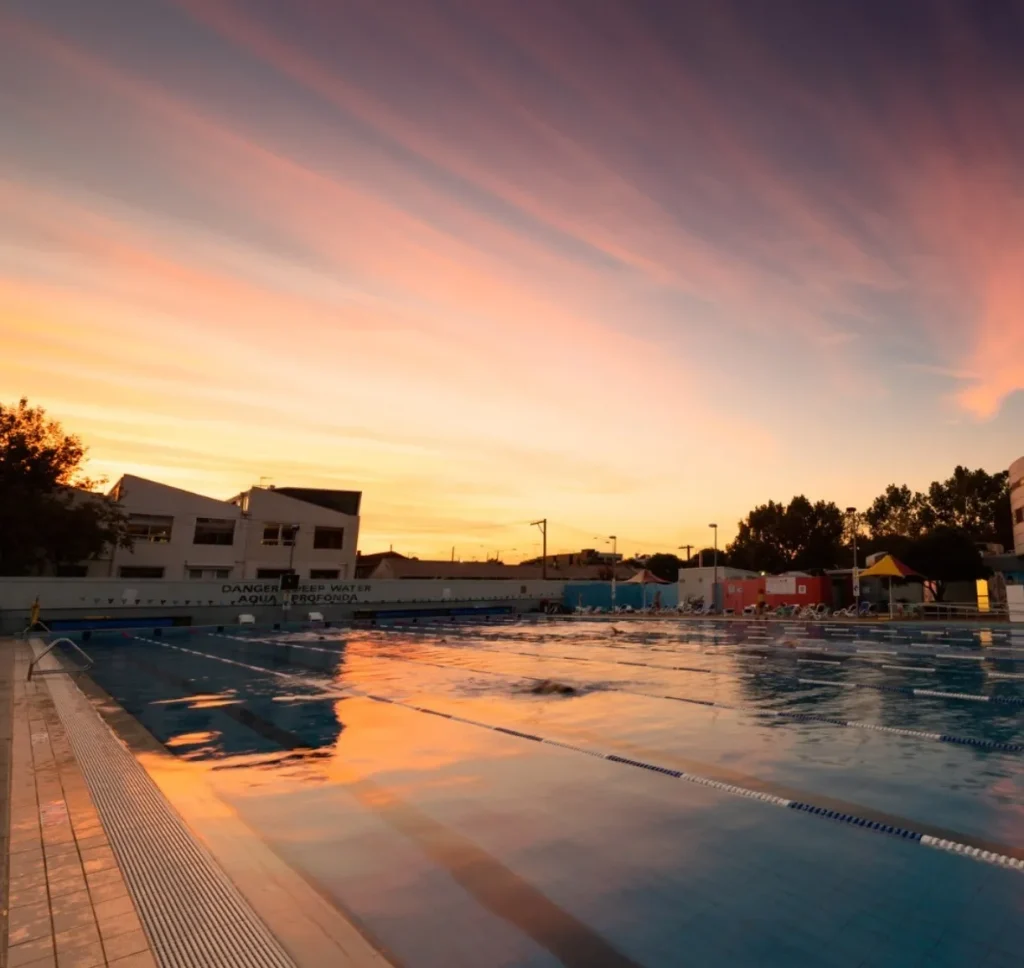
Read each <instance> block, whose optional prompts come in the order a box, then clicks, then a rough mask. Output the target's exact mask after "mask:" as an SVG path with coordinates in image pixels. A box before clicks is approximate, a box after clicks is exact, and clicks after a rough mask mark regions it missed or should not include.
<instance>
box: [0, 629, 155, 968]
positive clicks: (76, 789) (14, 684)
mask: <svg viewBox="0 0 1024 968" xmlns="http://www.w3.org/2000/svg"><path fill="white" fill-rule="evenodd" d="M0 653H2V655H3V658H2V660H0V661H2V664H3V674H2V676H0V693H2V695H0V717H2V718H3V730H4V731H3V733H2V734H0V738H2V741H3V755H2V765H3V767H4V773H5V776H4V779H5V781H6V782H5V784H4V788H3V797H4V800H5V807H6V809H5V811H3V812H4V813H6V814H7V815H8V816H9V826H8V824H6V823H5V830H4V834H5V840H4V848H5V853H7V854H8V858H7V859H8V871H7V874H8V878H9V880H8V881H7V885H8V890H7V892H6V895H5V905H4V907H5V912H4V913H5V914H6V916H7V917H6V922H7V937H6V938H5V939H4V940H3V946H4V951H3V959H2V962H0V963H2V964H3V965H5V966H7V968H50V966H57V968H95V966H100V965H110V966H116V968H151V966H152V968H155V965H156V961H155V960H154V957H153V953H152V951H151V949H150V944H149V940H148V938H147V936H146V933H145V931H144V930H143V927H142V923H141V922H140V920H139V916H138V912H137V911H136V909H135V904H134V902H133V901H132V898H131V897H130V896H129V893H128V889H127V886H126V884H125V881H124V878H123V876H122V873H121V870H120V868H119V867H118V863H117V860H116V858H115V857H114V853H113V851H112V849H111V847H110V844H109V842H108V840H107V836H106V832H105V831H104V828H103V824H102V822H101V821H100V817H99V814H98V813H97V811H96V806H95V804H94V803H93V800H92V797H91V796H90V794H89V790H88V788H87V786H86V782H85V778H84V777H83V775H82V772H81V770H80V768H79V766H78V763H77V762H76V760H75V757H74V755H73V753H72V751H71V745H70V742H69V740H68V737H67V735H66V734H65V731H64V727H63V725H62V723H61V721H60V718H59V717H58V715H57V711H56V709H55V707H54V705H53V701H52V700H51V698H50V694H49V690H48V688H47V685H46V683H45V681H44V680H41V679H34V680H32V681H29V680H28V678H27V673H28V665H29V661H30V656H31V653H30V652H29V648H28V646H27V645H25V644H24V643H21V642H11V641H9V640H8V641H7V642H2V643H0ZM8 834H9V838H8V836H7V835H8Z"/></svg>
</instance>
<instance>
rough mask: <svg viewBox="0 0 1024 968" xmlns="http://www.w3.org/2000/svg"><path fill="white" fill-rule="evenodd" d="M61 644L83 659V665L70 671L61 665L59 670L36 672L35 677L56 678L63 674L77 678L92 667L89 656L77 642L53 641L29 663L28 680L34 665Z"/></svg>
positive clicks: (65, 639)
mask: <svg viewBox="0 0 1024 968" xmlns="http://www.w3.org/2000/svg"><path fill="white" fill-rule="evenodd" d="M61 644H66V645H70V646H71V648H73V649H74V650H75V651H76V652H77V653H78V654H79V655H80V656H81V657H82V658H83V659H85V665H84V666H81V667H77V666H73V667H72V668H70V669H66V668H65V667H64V666H63V665H61V666H60V668H58V669H39V670H37V671H36V675H37V676H56V675H61V674H63V673H66V674H67V675H73V676H77V675H81V674H82V673H83V672H88V671H89V670H90V669H91V668H92V667H93V661H92V658H91V656H89V655H88V653H86V652H85V651H83V649H82V647H81V646H80V645H78V643H77V642H74V641H72V640H71V639H68V638H60V639H54V640H53V641H52V642H51V643H50V644H49V645H48V646H47V647H46V648H45V649H43V651H42V652H40V653H39V655H37V656H36V657H35V658H34V659H33V660H32V661H31V662H30V663H29V666H28V677H29V679H31V678H32V671H33V669H35V667H36V665H37V664H38V663H39V662H40V660H42V659H43V658H45V657H46V656H48V655H49V654H50V653H51V652H52V651H53V650H54V649H55V648H56V647H57V646H58V645H61Z"/></svg>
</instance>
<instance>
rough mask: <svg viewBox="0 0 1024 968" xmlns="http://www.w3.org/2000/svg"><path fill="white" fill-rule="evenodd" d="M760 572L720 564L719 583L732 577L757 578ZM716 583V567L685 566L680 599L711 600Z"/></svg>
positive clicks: (686, 600) (681, 577)
mask: <svg viewBox="0 0 1024 968" xmlns="http://www.w3.org/2000/svg"><path fill="white" fill-rule="evenodd" d="M758 574H759V572H756V571H747V570H746V569H745V568H730V567H729V566H727V565H719V566H718V583H719V585H721V584H722V582H724V581H727V580H728V579H730V578H757V577H758ZM714 583H715V569H714V567H697V568H689V567H683V568H680V569H679V601H680V602H689V601H693V600H694V599H698V598H701V599H704V601H710V599H711V590H712V587H713V585H714Z"/></svg>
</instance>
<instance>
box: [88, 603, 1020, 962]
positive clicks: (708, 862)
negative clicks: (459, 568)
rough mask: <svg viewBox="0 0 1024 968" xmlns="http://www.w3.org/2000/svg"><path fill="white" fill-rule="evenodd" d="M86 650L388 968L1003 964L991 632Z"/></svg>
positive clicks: (994, 637) (998, 705)
mask: <svg viewBox="0 0 1024 968" xmlns="http://www.w3.org/2000/svg"><path fill="white" fill-rule="evenodd" d="M88 649H89V652H90V654H91V655H92V656H93V657H94V659H95V660H96V667H95V669H94V670H93V673H92V676H93V679H94V680H95V681H96V682H97V683H98V684H99V685H100V686H101V687H102V688H103V689H104V690H106V692H108V693H109V694H110V695H111V696H112V697H113V698H115V699H116V700H117V701H118V702H119V703H120V704H121V705H122V706H123V707H124V708H125V709H126V710H127V711H128V712H130V713H131V714H132V715H133V716H134V717H136V718H137V719H138V720H139V722H141V723H142V724H143V725H144V726H145V727H146V728H147V729H148V730H149V731H150V732H151V733H152V734H153V735H154V736H155V737H156V738H157V739H158V740H160V741H161V742H162V743H163V744H165V745H166V747H167V748H168V749H169V750H171V751H172V752H173V753H174V754H175V755H176V756H177V757H178V758H179V759H180V761H181V762H182V763H183V764H187V767H186V768H187V769H188V770H192V771H195V773H196V775H199V774H201V775H202V776H203V777H204V779H205V781H206V782H208V783H209V784H210V785H211V786H212V788H213V789H214V790H215V791H216V794H217V796H218V797H219V798H220V799H221V800H222V801H223V802H224V803H225V804H227V805H229V806H230V807H231V809H232V810H234V811H236V812H237V814H238V816H239V817H240V818H241V819H242V820H243V821H244V822H245V823H246V824H247V825H248V826H249V827H250V828H251V829H253V830H254V831H256V832H257V833H258V834H259V836H260V837H261V838H262V839H263V840H264V841H265V842H266V843H267V844H268V845H270V847H271V848H272V849H273V850H274V851H275V852H276V853H277V854H278V855H279V856H280V857H282V858H283V859H284V860H285V861H286V862H287V863H288V864H289V865H290V866H291V867H293V868H294V869H295V870H297V871H299V872H300V873H301V874H302V875H303V876H304V877H305V878H306V879H307V880H309V881H310V882H311V883H314V884H315V885H316V886H317V888H318V889H319V890H320V891H321V893H322V894H323V895H324V896H327V897H329V898H330V899H331V900H332V901H333V902H334V903H335V904H336V905H337V906H338V907H339V908H340V909H341V910H343V911H344V912H345V913H346V915H347V916H349V917H350V918H351V919H352V920H353V921H354V922H355V923H356V924H357V925H358V926H359V927H360V928H361V929H362V930H363V931H364V932H365V933H366V935H367V936H368V937H370V938H371V939H372V940H373V941H374V943H375V944H376V945H378V946H379V948H380V949H381V950H382V951H384V952H385V953H386V954H387V955H388V957H389V958H390V959H391V960H392V961H394V963H396V964H401V965H408V966H410V968H420V966H424V968H434V966H438V968H441V966H445V968H447V966H456V965H460V966H461V965H465V966H473V968H481V966H490V965H524V966H525V965H529V966H548V965H558V964H565V965H572V966H581V968H582V966H602V965H644V966H649V968H655V966H675V965H735V966H747V965H776V964H779V965H781V964H784V963H785V964H787V965H792V964H794V963H796V964H811V965H829V966H831V965H835V966H840V965H842V966H847V965H848V966H860V965H865V966H867V965H871V966H874V965H901V966H906V965H936V966H943V965H984V966H994V968H995V966H1008V965H1010V964H1014V965H1016V964H1019V951H1020V950H1021V945H1022V944H1024V870H1019V869H1015V868H1014V867H1012V866H1010V865H1011V864H1019V861H1017V860H1015V859H1016V858H1020V857H1024V771H1022V769H1021V765H1022V763H1024V637H1022V636H1019V635H1018V636H1016V637H1014V636H1013V635H1011V634H1010V633H1009V632H1008V631H1006V630H1000V629H993V630H985V631H981V632H979V631H975V630H965V629H953V628H951V629H929V630H927V634H924V633H922V631H921V630H920V629H910V628H900V627H897V626H864V627H858V626H855V625H845V626H840V625H835V626H829V625H811V626H808V625H804V624H800V625H796V624H794V625H781V624H778V623H770V624H766V623H754V622H751V623H739V622H729V623H726V622H719V623H716V622H712V621H709V622H705V623H700V624H696V623H692V622H674V621H673V622H666V621H653V620H652V621H648V620H644V619H631V620H629V621H621V622H617V623H615V622H607V621H564V622H562V621H550V622H544V623H542V624H528V623H523V624H493V625H487V626H483V625H461V626H454V625H449V626H440V625H436V626H423V627H394V628H378V629H328V630H320V631H306V632H296V633H284V632H271V633H267V632H252V631H246V632H239V631H237V630H236V631H227V632H224V633H220V634H216V633H213V632H211V631H206V630H194V631H188V632H186V631H184V630H181V631H180V632H173V631H172V630H167V629H163V630H161V632H160V634H159V636H158V635H156V634H155V633H154V632H146V633H143V634H140V635H128V634H127V633H125V634H123V635H122V634H118V635H117V636H112V637H98V636H97V637H95V638H93V639H91V640H90V642H89V645H88ZM545 680H553V681H556V682H558V683H561V684H567V685H570V686H572V687H573V689H574V692H573V693H572V694H570V695H563V694H538V691H537V690H538V686H540V684H541V683H543V682H544V681H545ZM954 843H955V844H959V845H964V847H963V848H950V845H951V844H954ZM935 847H939V848H942V847H945V848H946V849H934V848H935ZM956 849H963V850H966V851H967V852H968V853H969V854H975V855H977V856H961V855H959V854H957V853H956V852H954V851H955V850H956ZM1006 858H1010V859H1011V860H1009V861H1007V860H1006Z"/></svg>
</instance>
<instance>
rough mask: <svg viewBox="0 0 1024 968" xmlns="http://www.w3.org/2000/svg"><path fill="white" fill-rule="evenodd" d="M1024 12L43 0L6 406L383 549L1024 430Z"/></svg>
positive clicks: (722, 491) (652, 519)
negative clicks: (276, 494)
mask: <svg viewBox="0 0 1024 968" xmlns="http://www.w3.org/2000/svg"><path fill="white" fill-rule="evenodd" d="M1021 50H1024V5H1022V4H1014V3H1010V2H1006V3H973V4H972V3H965V2H948V3H945V2H940V0H920V2H916V3H910V2H896V0H887V2H863V0H861V2H858V3H823V2H821V0H806V2H789V0H776V2H771V3H768V2H755V0H749V2H743V0H732V2H727V0H706V2H698V0H686V2H671V0H664V2H654V0H617V2H612V0H288V2H284V0H280V2H272V0H260V2H254V0H166V2H159V0H90V2H88V3H83V2H81V0H5V2H4V3H3V5H2V8H0V339H2V341H0V401H4V402H13V401H14V400H16V399H17V398H18V397H19V396H21V395H27V396H28V397H29V398H30V399H31V400H32V401H33V402H36V403H41V404H43V405H44V406H46V407H47V409H48V410H50V412H51V413H52V415H53V416H55V417H57V418H58V419H60V420H61V421H62V422H63V423H64V424H65V425H66V426H67V427H68V428H69V429H71V430H74V431H76V432H78V433H80V434H81V435H82V436H83V438H84V439H85V440H86V442H87V443H88V444H89V446H90V449H91V470H92V471H93V472H94V473H96V474H100V475H105V476H106V477H108V478H109V479H110V480H111V481H113V480H114V479H116V478H117V477H118V476H119V475H120V474H121V473H124V472H130V473H134V474H140V475H143V476H147V477H153V478H156V479H158V480H162V481H165V482H167V483H170V484H174V485H177V486H180V487H186V488H190V489H193V490H198V491H201V492H203V493H207V494H211V495H214V496H223V497H226V496H228V495H230V494H233V493H236V492H237V491H239V490H240V489H242V488H245V487H248V486H249V485H251V484H253V483H256V482H257V481H258V480H259V479H260V478H261V477H266V478H269V479H270V480H272V481H273V482H275V483H277V484H281V485H284V484H290V485H306V486H320V487H332V486H334V487H343V488H357V489H361V490H362V491H363V492H364V499H363V510H364V519H363V532H362V536H361V539H360V546H361V550H363V551H364V552H365V551H376V550H381V549H382V548H386V547H387V546H388V545H389V544H392V543H393V544H394V547H395V549H396V550H399V551H403V552H406V553H413V554H419V555H421V556H423V555H433V554H438V555H443V556H445V557H447V555H448V554H449V553H450V550H451V547H452V546H453V545H454V546H455V547H456V548H457V554H459V555H460V556H461V557H463V558H472V557H483V556H484V555H485V554H488V553H493V552H494V551H498V550H501V551H502V552H503V555H504V557H505V558H506V559H509V560H516V559H518V558H521V557H524V556H527V555H531V554H534V553H536V552H537V550H538V549H539V534H538V533H537V529H535V528H533V529H531V528H530V527H529V526H528V523H527V522H529V521H530V520H531V519H533V518H539V517H543V516H546V517H548V518H549V519H551V522H552V524H551V549H552V550H572V549H578V548H579V547H581V546H590V545H592V544H594V540H593V539H594V536H595V535H608V534H611V533H615V534H618V535H619V536H620V543H619V547H620V550H624V551H626V552H629V553H632V552H634V551H638V550H644V551H653V550H671V549H674V548H675V547H676V546H678V545H680V544H685V543H703V542H705V541H706V540H707V539H708V538H709V536H710V535H709V532H708V528H707V524H708V522H709V521H717V522H718V523H719V524H720V525H721V526H722V532H721V536H722V540H723V541H725V540H728V538H730V537H731V535H732V532H733V531H734V529H735V522H736V521H737V519H739V518H740V517H742V516H743V515H744V514H745V513H746V511H747V510H749V509H750V507H752V506H753V505H754V504H756V503H760V502H763V501H765V500H767V499H769V498H775V499H783V500H788V499H789V498H790V497H791V496H792V495H793V494H794V493H800V492H803V493H806V494H807V495H808V496H809V497H811V498H812V499H817V498H827V499H832V500H835V501H836V502H837V503H839V504H840V505H842V506H846V505H850V504H853V505H858V506H864V504H866V503H867V502H868V501H870V499H871V498H872V497H873V496H874V495H875V494H877V493H878V492H879V491H880V490H881V489H882V488H883V487H884V486H885V485H886V484H888V483H890V482H892V481H896V482H900V483H902V482H906V483H908V484H910V485H911V486H914V487H924V486H926V485H927V484H928V482H929V481H931V480H933V479H934V478H936V477H940V476H941V477H945V476H948V474H949V472H950V471H951V469H952V467H953V465H954V464H956V463H964V464H969V465H970V466H983V467H986V468H987V469H988V470H991V471H996V470H1002V469H1004V468H1005V467H1006V466H1007V465H1008V464H1009V463H1010V461H1011V460H1013V459H1014V458H1016V457H1020V456H1021V455H1024V393H1022V392H1021V391H1022V390H1024V60H1022V58H1021V55H1020V52H1021Z"/></svg>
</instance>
